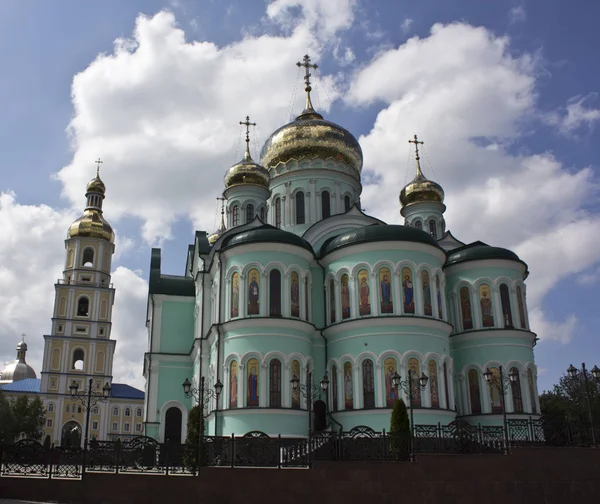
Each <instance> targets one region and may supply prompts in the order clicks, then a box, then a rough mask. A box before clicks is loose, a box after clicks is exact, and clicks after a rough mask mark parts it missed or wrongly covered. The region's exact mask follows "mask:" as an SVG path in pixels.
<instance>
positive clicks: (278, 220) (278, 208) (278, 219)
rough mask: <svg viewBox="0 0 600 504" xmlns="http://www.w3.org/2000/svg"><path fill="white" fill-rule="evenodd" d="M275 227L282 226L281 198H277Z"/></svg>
mask: <svg viewBox="0 0 600 504" xmlns="http://www.w3.org/2000/svg"><path fill="white" fill-rule="evenodd" d="M275 227H278V228H280V227H281V198H277V199H276V200H275Z"/></svg>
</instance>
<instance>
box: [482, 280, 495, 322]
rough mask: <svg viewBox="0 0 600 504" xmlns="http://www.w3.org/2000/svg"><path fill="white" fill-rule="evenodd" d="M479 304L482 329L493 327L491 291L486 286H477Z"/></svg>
mask: <svg viewBox="0 0 600 504" xmlns="http://www.w3.org/2000/svg"><path fill="white" fill-rule="evenodd" d="M479 304H480V306H481V323H482V325H483V327H494V309H493V306H492V304H493V303H492V291H491V289H490V286H489V285H487V284H481V285H480V286H479Z"/></svg>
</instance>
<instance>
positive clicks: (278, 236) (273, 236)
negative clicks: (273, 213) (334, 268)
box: [220, 224, 313, 253]
mask: <svg viewBox="0 0 600 504" xmlns="http://www.w3.org/2000/svg"><path fill="white" fill-rule="evenodd" d="M248 243H287V244H288V245H295V246H297V247H301V248H303V249H306V250H309V251H310V252H311V253H312V252H313V249H312V247H311V246H310V243H308V242H307V241H306V240H305V239H304V238H302V237H300V236H298V235H296V234H294V233H290V232H288V231H283V230H281V229H278V228H276V227H273V226H269V225H268V224H265V225H262V226H260V227H256V228H253V229H245V230H243V231H241V232H239V233H236V234H232V235H229V236H225V237H224V238H223V241H222V242H221V247H220V248H221V250H223V249H225V248H230V247H235V246H237V245H247V244H248Z"/></svg>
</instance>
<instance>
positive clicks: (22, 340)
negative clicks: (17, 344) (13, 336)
mask: <svg viewBox="0 0 600 504" xmlns="http://www.w3.org/2000/svg"><path fill="white" fill-rule="evenodd" d="M25 336H27V335H26V334H25V333H21V343H23V342H25Z"/></svg>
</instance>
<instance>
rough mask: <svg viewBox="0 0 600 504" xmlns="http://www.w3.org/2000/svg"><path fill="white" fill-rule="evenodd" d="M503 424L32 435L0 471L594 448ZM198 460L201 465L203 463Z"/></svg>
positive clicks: (520, 423) (6, 450)
mask: <svg viewBox="0 0 600 504" xmlns="http://www.w3.org/2000/svg"><path fill="white" fill-rule="evenodd" d="M506 439H508V444H509V446H506V443H505V437H504V428H503V427H502V426H481V425H477V426H473V425H469V424H467V423H466V422H463V421H460V420H459V421H456V422H452V423H451V424H449V425H445V426H442V425H440V424H437V425H415V426H414V434H413V436H411V435H410V433H406V434H390V433H387V432H385V431H382V432H376V431H374V430H373V429H371V428H369V427H366V426H359V427H355V428H354V429H352V430H351V431H348V432H342V431H340V432H334V431H324V432H320V433H316V434H313V435H311V437H310V438H308V439H307V438H305V437H304V438H289V437H282V436H281V435H280V436H277V437H269V436H268V435H266V434H264V433H262V432H256V431H253V432H249V433H247V434H245V435H244V436H241V437H236V436H234V435H233V434H232V435H231V436H205V437H204V438H203V443H202V445H201V446H192V445H186V444H172V443H162V444H161V443H158V442H157V441H156V440H154V439H152V438H149V437H137V438H133V439H130V440H127V441H124V442H120V441H92V442H91V443H90V445H89V448H88V449H87V450H82V449H80V448H62V447H55V446H52V447H45V446H43V445H42V444H41V443H39V442H37V441H33V440H27V439H26V440H21V441H18V442H16V443H14V444H10V445H4V446H0V462H1V467H0V476H2V477H29V478H51V479H79V478H81V477H82V476H84V475H85V474H86V473H105V474H106V473H110V474H160V475H194V474H197V472H198V465H200V470H201V468H202V466H212V467H269V468H281V469H283V468H306V467H310V466H311V464H312V463H313V462H314V461H329V462H339V461H348V462H352V461H370V462H393V461H403V460H411V459H412V460H414V456H415V455H418V454H422V453H456V454H470V453H486V454H503V453H507V452H508V451H509V449H510V447H513V446H524V445H531V446H544V445H552V446H590V444H591V433H590V432H589V426H588V428H587V429H586V428H585V426H583V425H579V424H571V423H566V422H561V423H560V424H556V425H553V424H548V423H547V422H544V421H543V420H541V419H533V418H529V419H527V420H509V421H508V422H507V437H506ZM198 461H200V464H198Z"/></svg>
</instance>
